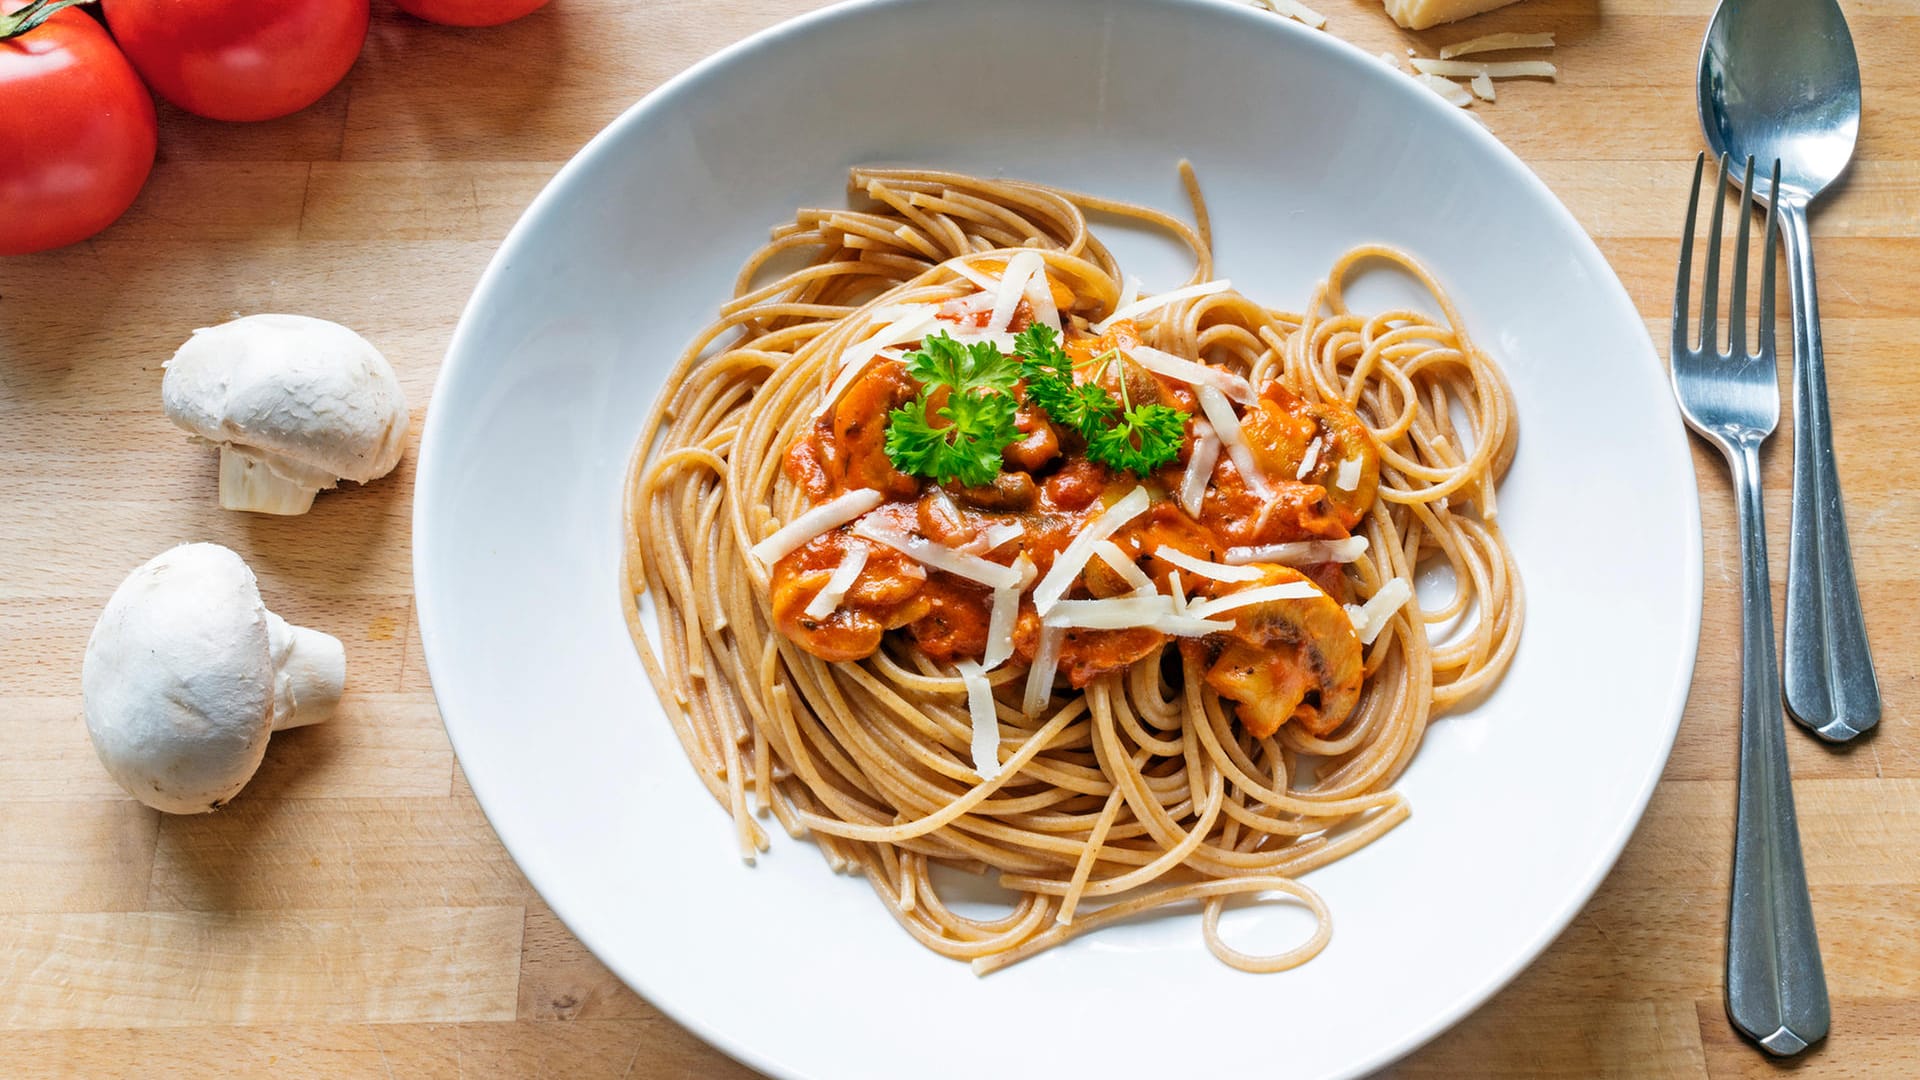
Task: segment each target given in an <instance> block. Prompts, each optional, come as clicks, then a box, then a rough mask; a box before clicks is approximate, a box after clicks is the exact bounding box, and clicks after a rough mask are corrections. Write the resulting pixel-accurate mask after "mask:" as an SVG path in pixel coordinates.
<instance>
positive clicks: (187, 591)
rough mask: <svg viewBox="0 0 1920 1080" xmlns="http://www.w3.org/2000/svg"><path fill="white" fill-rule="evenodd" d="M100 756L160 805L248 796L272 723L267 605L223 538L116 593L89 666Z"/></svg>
mask: <svg viewBox="0 0 1920 1080" xmlns="http://www.w3.org/2000/svg"><path fill="white" fill-rule="evenodd" d="M80 687H81V693H82V695H83V696H84V699H85V706H84V707H85V711H86V716H87V733H88V734H89V735H90V736H92V738H93V748H94V750H95V752H97V753H98V754H99V755H100V762H101V764H103V765H105V766H106V768H107V772H109V773H111V774H112V775H113V778H114V779H115V780H117V781H119V783H120V786H121V787H124V788H126V789H127V791H128V792H129V793H131V794H132V795H133V796H134V797H135V798H137V799H139V800H140V801H141V802H143V803H146V804H147V805H148V806H151V807H153V808H155V809H157V810H165V811H168V812H169V813H175V814H197V813H204V812H206V811H208V810H213V809H216V808H218V807H219V806H220V805H221V804H223V803H225V802H226V801H227V800H228V799H231V798H233V797H234V796H235V795H236V794H238V793H239V791H240V789H241V788H242V787H244V786H245V785H246V782H247V781H248V780H249V779H251V778H252V776H253V773H254V770H255V769H257V768H259V766H260V759H261V757H262V756H263V755H264V754H265V753H266V750H267V738H268V735H269V734H270V732H271V729H272V722H273V659H272V656H271V654H270V650H269V646H268V635H267V609H266V606H265V605H264V604H262V603H261V600H260V587H259V585H258V583H257V582H256V581H255V579H254V576H253V571H252V570H250V569H248V568H247V564H246V563H245V562H243V561H241V559H240V556H238V555H236V554H234V553H233V552H232V551H229V550H228V549H226V548H224V547H221V546H220V545H218V544H183V545H181V546H180V547H176V548H172V549H169V550H167V551H163V552H161V553H160V554H159V555H156V556H154V557H153V558H152V559H149V560H148V561H147V562H146V563H144V564H142V565H141V566H140V567H139V568H138V569H136V570H134V572H133V573H131V574H129V575H127V579H126V580H125V581H123V582H121V583H120V587H119V588H118V589H116V590H114V593H113V597H112V599H110V600H108V601H107V606H106V610H105V611H102V612H101V613H100V621H99V622H98V623H97V624H95V626H94V628H93V636H92V637H90V638H88V639H87V655H86V660H85V661H84V662H83V663H82V665H81V668H80Z"/></svg>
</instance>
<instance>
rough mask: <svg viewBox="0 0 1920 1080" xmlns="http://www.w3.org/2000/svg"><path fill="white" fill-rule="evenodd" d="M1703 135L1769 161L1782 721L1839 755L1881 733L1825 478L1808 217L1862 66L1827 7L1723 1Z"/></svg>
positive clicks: (1762, 189) (1784, 0)
mask: <svg viewBox="0 0 1920 1080" xmlns="http://www.w3.org/2000/svg"><path fill="white" fill-rule="evenodd" d="M1699 91H1700V123H1701V125H1702V126H1703V127H1705V128H1706V132H1707V145H1708V146H1710V147H1712V149H1713V152H1714V153H1716V154H1725V155H1727V156H1728V157H1729V158H1731V159H1732V160H1734V161H1740V160H1744V159H1745V158H1747V157H1748V156H1749V155H1751V156H1752V157H1753V158H1755V159H1756V160H1759V161H1769V160H1772V159H1774V158H1779V159H1780V185H1779V187H1780V190H1779V191H1778V192H1775V191H1773V190H1771V187H1772V184H1771V182H1770V181H1768V180H1767V179H1766V178H1765V177H1764V176H1758V177H1756V178H1755V181H1754V188H1755V191H1754V193H1753V194H1754V196H1755V197H1756V198H1758V199H1760V200H1761V201H1763V202H1769V203H1773V204H1775V205H1776V206H1777V207H1778V208H1779V211H1780V233H1781V236H1782V237H1783V238H1784V239H1785V241H1786V249H1787V280H1788V283H1789V285H1790V287H1791V289H1792V293H1793V304H1792V307H1793V385H1794V395H1793V404H1794V408H1793V519H1792V525H1791V531H1790V533H1789V535H1790V536H1791V542H1790V544H1789V546H1788V550H1787V616H1786V643H1785V647H1784V649H1783V650H1782V651H1783V652H1784V654H1785V663H1784V664H1783V665H1782V667H1783V669H1784V671H1785V678H1784V679H1783V682H1784V683H1785V689H1786V700H1787V711H1788V712H1790V713H1791V714H1792V715H1793V718H1794V719H1795V720H1797V721H1799V722H1800V723H1801V724H1802V725H1803V726H1805V727H1807V728H1810V729H1812V731H1813V732H1814V733H1815V734H1816V735H1819V736H1820V737H1821V738H1823V739H1827V740H1829V741H1831V742H1845V741H1846V740H1848V739H1851V738H1853V737H1854V736H1856V735H1858V734H1860V733H1861V732H1863V731H1866V730H1867V729H1869V728H1871V727H1873V726H1874V725H1875V724H1877V723H1879V721H1880V683H1879V680H1878V679H1877V678H1875V676H1874V673H1873V653H1872V651H1871V650H1870V649H1869V648H1868V645H1867V627H1866V620H1865V619H1864V617H1863V616H1862V615H1861V612H1860V589H1859V586H1858V585H1857V584H1856V583H1855V582H1854V577H1853V554H1852V549H1851V545H1850V544H1849V543H1848V541H1847V519H1846V514H1845V512H1844V510H1843V509H1842V507H1841V503H1840V477H1839V474H1838V473H1837V472H1836V471H1835V469H1834V461H1833V431H1832V424H1831V422H1830V420H1829V418H1828V415H1827V369H1826V362H1825V360H1824V358H1823V357H1822V355H1821V346H1820V304H1819V299H1818V296H1817V294H1816V292H1815V289H1814V280H1813V240H1812V237H1811V236H1810V235H1809V234H1808V231H1807V207H1808V205H1809V204H1810V203H1812V202H1813V200H1814V199H1816V198H1818V197H1819V195H1820V193H1821V192H1822V191H1824V190H1826V189H1827V187H1828V186H1829V185H1831V184H1832V183H1833V182H1834V181H1835V180H1836V179H1838V178H1839V176H1840V174H1841V172H1843V171H1844V170H1845V169H1846V167H1847V162H1848V160H1849V159H1850V158H1852V156H1853V145H1854V140H1855V139H1856V138H1857V136H1858V135H1859V132H1860V62H1859V60H1858V59H1857V58H1856V57H1855V56H1854V52H1853V35H1852V33H1850V32H1849V31H1848V30H1847V20H1846V16H1844V15H1842V14H1841V12H1840V5H1839V4H1838V3H1836V2H1835V0H1724V2H1722V3H1721V4H1720V6H1719V7H1718V9H1716V10H1715V11H1714V13H1713V22H1712V24H1711V25H1709V26H1708V27H1707V40H1706V43H1705V44H1704V45H1703V46H1702V47H1701V50H1700V78H1699Z"/></svg>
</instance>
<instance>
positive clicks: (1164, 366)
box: [1125, 345, 1257, 405]
mask: <svg viewBox="0 0 1920 1080" xmlns="http://www.w3.org/2000/svg"><path fill="white" fill-rule="evenodd" d="M1125 352H1126V354H1127V359H1129V360H1132V361H1133V362H1134V363H1136V364H1139V365H1140V366H1141V367H1143V368H1146V369H1147V370H1148V371H1151V372H1153V373H1154V374H1155V375H1165V376H1166V377H1167V378H1169V379H1178V380H1179V381H1181V382H1183V383H1187V384H1189V385H1192V386H1211V387H1213V388H1214V389H1216V390H1218V391H1220V392H1221V393H1223V394H1225V395H1226V396H1228V397H1230V398H1232V399H1233V400H1235V401H1237V402H1239V403H1240V404H1242V405H1252V404H1253V403H1254V402H1255V401H1256V400H1257V399H1256V398H1255V397H1254V396H1253V384H1252V383H1249V382H1247V380H1245V379H1243V378H1241V377H1240V376H1238V375H1235V374H1234V373H1233V372H1231V371H1228V370H1226V369H1224V368H1217V367H1210V366H1208V365H1206V364H1197V363H1195V362H1193V361H1192V360H1186V359H1182V358H1181V357H1178V356H1175V355H1173V354H1172V353H1168V352H1161V351H1160V350H1159V349H1150V348H1148V347H1147V346H1145V345H1135V346H1134V347H1132V348H1130V349H1127V350H1125Z"/></svg>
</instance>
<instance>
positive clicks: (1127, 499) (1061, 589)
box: [1033, 487, 1152, 615]
mask: <svg viewBox="0 0 1920 1080" xmlns="http://www.w3.org/2000/svg"><path fill="white" fill-rule="evenodd" d="M1151 501H1152V500H1151V498H1150V497H1149V496H1148V495H1147V489H1146V488H1144V487H1136V488H1134V489H1133V490H1132V491H1129V492H1127V493H1126V495H1125V496H1123V497H1122V498H1121V499H1120V501H1119V502H1116V503H1114V504H1113V505H1112V506H1109V507H1107V509H1106V510H1105V512H1103V513H1102V514H1101V515H1100V516H1099V517H1097V518H1094V519H1093V520H1092V521H1091V522H1089V523H1088V524H1087V525H1086V526H1084V527H1083V528H1082V529H1081V530H1080V535H1078V536H1076V537H1074V538H1073V542H1072V543H1070V544H1068V545H1067V547H1066V550H1065V551H1062V552H1061V553H1060V556H1059V557H1058V558H1056V559H1054V560H1053V566H1052V567H1051V568H1049V569H1048V570H1047V576H1046V577H1043V578H1041V579H1040V584H1039V585H1038V586H1036V587H1035V588H1034V590H1033V606H1034V607H1035V608H1036V609H1037V610H1038V611H1039V612H1040V614H1042V615H1045V614H1046V613H1047V611H1048V610H1049V609H1050V608H1052V607H1053V605H1055V604H1057V603H1059V602H1060V598H1061V597H1062V596H1065V595H1066V594H1067V589H1068V587H1070V586H1071V585H1072V584H1073V579H1074V578H1077V577H1079V576H1080V571H1081V569H1082V568H1083V567H1085V566H1086V565H1087V560H1088V559H1091V558H1093V549H1094V546H1095V545H1097V544H1099V543H1100V541H1102V540H1105V539H1107V538H1108V537H1111V536H1112V535H1113V534H1114V533H1116V532H1118V531H1120V526H1122V525H1125V524H1126V523H1127V522H1129V521H1132V520H1133V519H1134V518H1136V517H1139V516H1140V515H1141V514H1143V513H1145V512H1146V510H1147V506H1148V504H1149V503H1150V502H1151Z"/></svg>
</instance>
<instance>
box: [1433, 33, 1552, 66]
mask: <svg viewBox="0 0 1920 1080" xmlns="http://www.w3.org/2000/svg"><path fill="white" fill-rule="evenodd" d="M1551 48H1553V35H1552V34H1550V33H1548V34H1488V35H1486V36H1485V37H1477V38H1468V39H1467V40H1466V41H1456V42H1454V43H1453V44H1451V45H1442V46H1440V59H1442V60H1451V59H1453V58H1454V57H1456V56H1468V55H1470V54H1472V53H1483V52H1504V51H1506V50H1508V49H1551Z"/></svg>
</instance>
